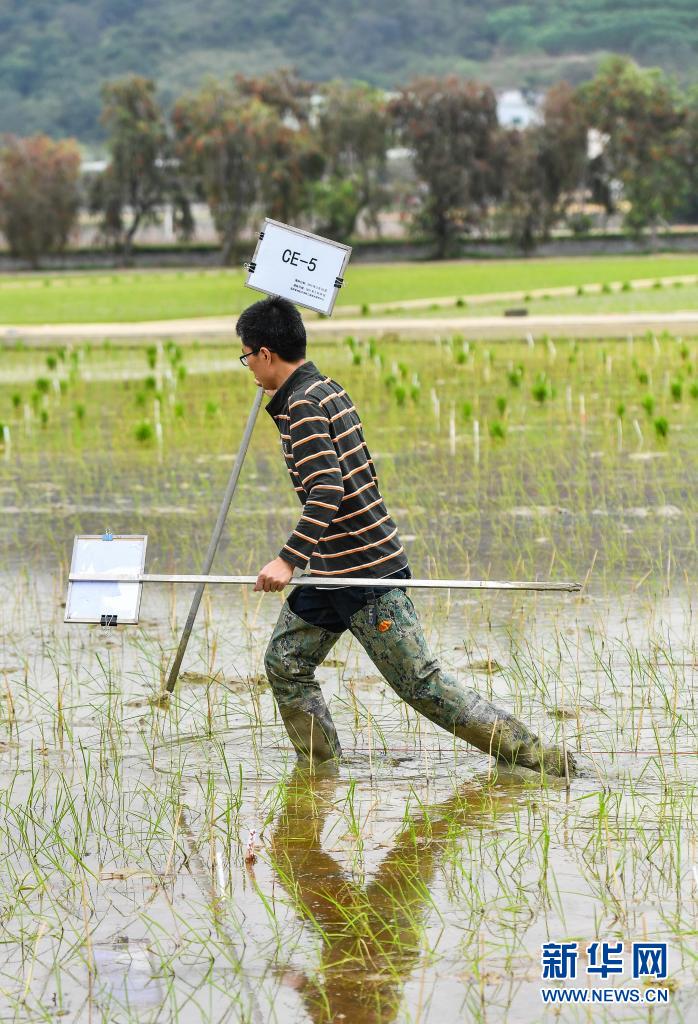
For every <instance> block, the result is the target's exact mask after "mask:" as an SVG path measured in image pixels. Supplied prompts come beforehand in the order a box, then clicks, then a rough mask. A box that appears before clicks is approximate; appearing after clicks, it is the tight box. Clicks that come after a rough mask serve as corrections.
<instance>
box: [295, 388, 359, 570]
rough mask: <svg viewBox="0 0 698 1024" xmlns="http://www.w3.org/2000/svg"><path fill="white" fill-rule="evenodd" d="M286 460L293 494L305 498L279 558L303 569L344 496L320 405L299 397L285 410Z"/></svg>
mask: <svg viewBox="0 0 698 1024" xmlns="http://www.w3.org/2000/svg"><path fill="white" fill-rule="evenodd" d="M288 411H289V427H288V430H289V433H288V436H287V439H286V441H285V444H284V452H285V455H286V461H287V464H288V467H289V469H290V471H291V478H292V480H293V481H294V486H295V488H296V491H297V492H298V493H300V494H301V496H303V495H304V494H305V495H307V498H306V500H305V505H304V506H303V514H302V515H301V517H300V519H299V520H298V524H297V526H296V528H295V530H293V532H292V533H291V536H290V537H289V538H288V540H287V541H286V543H285V544H284V546H283V547H282V549H281V551H280V552H279V554H280V556H281V557H282V558H283V559H284V560H285V561H287V562H290V563H291V564H292V565H295V566H298V568H299V569H304V568H305V567H306V565H307V562H308V559H309V558H310V556H311V555H312V553H313V550H314V548H315V545H316V544H317V543H318V541H319V540H320V538H321V537H322V535H323V534H324V533H325V530H326V529H327V527H328V526H329V525H330V523H331V522H332V520H333V519H334V517H335V516H336V514H337V510H338V508H339V506H340V504H341V501H342V499H343V497H344V483H343V480H342V469H341V466H340V463H339V460H338V458H337V452H336V449H335V445H334V442H333V440H332V436H331V433H330V421H329V417H328V415H327V413H326V412H325V411H324V410H323V408H322V406H321V405H320V404H319V402H318V401H317V400H316V399H314V398H310V397H302V398H298V399H296V400H295V401H292V402H291V404H290V405H289V407H288Z"/></svg>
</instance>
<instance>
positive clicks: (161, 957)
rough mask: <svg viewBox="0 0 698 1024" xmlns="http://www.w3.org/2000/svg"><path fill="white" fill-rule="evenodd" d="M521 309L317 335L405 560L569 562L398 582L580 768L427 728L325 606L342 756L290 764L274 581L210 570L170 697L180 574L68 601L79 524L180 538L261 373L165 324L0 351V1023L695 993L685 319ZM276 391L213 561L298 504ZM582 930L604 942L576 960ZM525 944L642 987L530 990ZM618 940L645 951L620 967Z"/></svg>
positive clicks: (480, 564)
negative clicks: (515, 332) (470, 585)
mask: <svg viewBox="0 0 698 1024" xmlns="http://www.w3.org/2000/svg"><path fill="white" fill-rule="evenodd" d="M531 341H532V344H520V343H516V344H513V343H512V344H498V345H490V346H486V345H484V344H475V345H473V344H472V343H471V344H469V345H468V344H466V343H463V342H461V340H460V339H459V338H457V337H455V338H453V337H448V338H446V337H442V338H440V339H429V340H425V341H424V342H423V343H405V344H403V343H401V342H400V340H399V339H398V338H395V337H388V338H377V339H375V340H373V341H371V342H365V343H362V344H359V343H358V342H346V343H343V344H322V345H315V346H311V350H310V351H309V356H310V358H312V359H313V360H314V361H315V363H316V364H317V365H318V367H319V368H321V369H322V370H324V371H325V372H327V373H328V374H330V375H331V376H334V377H335V378H337V379H339V380H341V382H342V383H343V385H344V386H345V387H346V388H347V390H348V391H349V393H350V394H351V395H352V398H353V399H354V401H355V403H356V404H357V406H358V408H359V409H360V412H361V415H362V418H363V421H364V425H365V433H366V437H367V441H368V444H369V446H370V448H371V450H372V454H373V457H374V460H375V462H376V465H377V468H378V474H379V479H380V484H381V490H382V492H383V494H384V496H385V498H386V501H387V503H388V507H389V509H390V510H391V512H392V514H393V516H394V518H395V519H396V520H397V523H398V526H399V528H400V531H401V535H402V538H403V541H404V544H405V547H406V549H407V551H408V554H409V557H410V563H411V567H412V571H413V573H414V574H415V575H420V576H435V577H438V576H440V577H459V576H460V577H469V578H488V579H532V578H541V579H577V580H579V581H581V582H584V584H585V587H584V590H583V592H582V593H581V594H580V595H575V594H572V595H568V594H564V595H555V596H552V595H541V594H532V593H531V594H511V593H509V594H503V593H502V594H492V593H489V594H478V593H476V592H462V591H461V592H458V593H456V592H450V593H449V592H438V593H432V594H425V593H424V592H421V591H420V592H413V594H412V596H413V600H414V603H415V605H416V607H417V608H418V610H419V612H420V614H421V616H422V619H423V621H424V623H425V629H426V631H427V634H428V636H429V639H430V642H431V644H432V646H433V649H434V651H435V652H436V653H437V654H438V656H439V658H440V659H441V660H442V661H443V663H444V664H445V665H446V666H447V667H448V668H450V669H451V670H452V671H453V672H454V673H455V674H456V675H457V677H458V678H459V679H461V680H462V681H463V682H464V683H466V685H471V686H475V687H477V688H478V689H480V690H481V691H482V692H483V693H485V694H486V695H487V696H490V697H492V698H493V699H495V700H497V701H499V702H501V703H502V704H503V705H505V706H506V707H508V708H510V709H511V710H513V711H514V712H515V713H516V714H517V715H518V716H519V717H521V718H522V719H523V720H524V721H526V722H527V723H529V724H531V725H532V726H533V727H534V728H536V729H537V730H538V731H540V732H541V733H544V734H545V735H546V736H547V737H549V738H550V739H551V740H553V739H557V740H558V741H560V740H561V739H562V737H563V736H564V738H565V741H566V743H567V744H568V745H569V746H571V747H572V748H573V749H574V750H576V751H577V752H578V761H579V763H580V765H581V767H582V770H583V771H582V775H581V776H580V778H579V779H577V780H575V781H573V783H572V785H571V787H570V788H569V790H568V789H566V788H565V784H564V781H562V782H558V781H552V782H550V781H547V782H546V783H545V784H543V783H542V782H541V779H540V778H539V777H537V776H536V775H535V774H534V773H532V772H528V771H527V770H525V769H519V770H514V769H502V768H496V767H495V766H494V764H493V763H492V762H491V761H490V759H489V758H488V757H486V756H485V755H483V754H481V753H480V752H479V751H475V750H472V749H470V748H468V747H467V746H466V745H464V744H462V743H460V742H458V741H456V742H455V743H454V741H453V739H452V738H451V737H449V736H448V735H447V734H446V733H444V732H440V731H438V730H437V729H436V727H434V726H432V725H431V724H430V723H429V722H427V721H426V720H424V719H421V718H419V717H418V716H417V715H416V713H414V712H413V711H412V710H411V709H410V708H408V707H407V706H406V705H404V704H403V703H402V702H400V701H399V700H398V699H397V698H396V697H395V695H394V694H393V693H392V692H391V690H390V688H389V687H388V686H387V685H386V684H385V683H384V681H383V680H382V678H381V677H380V676H379V675H378V674H377V672H376V670H375V668H374V667H373V666H372V664H371V663H370V661H369V660H368V659H367V657H366V655H365V654H364V652H363V650H362V649H361V648H360V647H359V646H358V644H357V642H356V641H355V640H354V639H353V638H352V637H351V636H350V634H348V633H347V634H345V635H344V636H343V637H342V639H341V640H340V641H339V643H338V644H337V646H336V647H335V648H334V649H333V651H332V652H331V656H330V659H329V660H328V661H327V662H326V663H325V665H324V666H323V667H322V668H321V669H320V671H319V673H318V675H319V678H320V679H321V681H322V683H323V689H324V692H325V695H326V698H327V699H328V703H329V705H330V709H331V711H332V714H333V716H334V719H335V722H336V724H337V728H338V732H339V735H340V738H341V741H342V746H343V748H344V750H345V758H344V760H343V762H342V763H341V765H340V766H339V767H338V768H337V769H334V770H330V769H325V770H318V771H316V772H314V773H311V772H308V771H307V770H305V769H303V768H299V767H297V766H296V765H295V760H294V758H293V757H292V752H291V748H290V744H289V742H288V740H287V738H286V734H285V731H284V729H283V726H282V724H281V721H280V719H279V717H278V715H277V714H276V711H275V706H274V702H273V699H272V697H271V693H270V691H269V689H268V686H267V685H266V680H265V678H264V674H263V673H264V667H263V656H264V649H265V647H266V643H267V640H268V637H269V635H270V633H271V630H272V628H273V624H274V622H275V620H276V616H277V615H278V612H279V609H280V606H281V601H282V598H281V597H280V596H279V595H260V594H254V593H253V592H252V591H251V590H249V589H240V588H235V589H234V588H225V587H218V588H210V590H209V591H208V593H207V595H206V597H205V599H204V601H203V603H202V607H201V609H200V613H199V618H198V620H197V626H196V629H195V632H194V635H193V637H192V641H191V643H190V647H189V650H188V653H187V658H186V660H185V665H184V674H183V676H182V678H181V681H180V685H179V687H178V690H177V692H176V695H175V697H174V699H173V700H172V701H171V703H170V706H169V708H167V709H164V708H162V707H160V706H159V704H158V701H157V695H158V693H159V690H160V687H161V685H162V681H163V677H164V676H165V675H166V673H167V669H168V665H169V664H170V662H171V660H172V658H173V656H174V652H175V650H176V647H177V643H178V640H179V636H180V633H181V629H182V627H183V624H184V620H185V618H186V614H187V611H188V608H189V601H190V598H191V589H189V588H187V587H178V588H174V587H172V586H150V587H148V586H146V587H145V589H144V595H143V602H142V605H141V621H140V623H139V625H138V626H127V627H118V628H117V629H116V630H112V631H104V630H102V629H100V628H99V627H91V626H75V625H71V626H67V625H65V624H64V623H63V615H64V608H63V602H64V601H65V593H66V577H67V570H68V565H69V558H70V552H71V548H72V540H73V537H74V535H75V534H77V533H97V532H101V531H102V530H104V529H105V528H107V527H108V528H111V529H112V530H113V531H114V532H115V533H141V532H144V533H147V534H148V536H149V542H148V556H147V569H148V571H151V572H179V573H186V572H198V571H199V570H200V566H201V562H202V561H203V556H204V552H205V550H206V547H207V544H208V540H209V537H210V532H211V529H212V526H213V522H214V520H215V517H216V513H217V510H218V505H219V502H220V498H221V496H222V493H223V490H224V488H225V484H226V481H227V477H228V474H229V472H230V469H231V467H232V462H233V458H234V454H235V451H236V446H237V443H238V441H239V438H240V436H241V434H242V429H243V426H244V423H245V421H246V419H247V415H248V412H249V408H250V406H251V403H252V399H253V397H254V385H253V382H252V378H251V375H249V373H248V372H247V371H243V370H242V369H238V368H237V367H235V366H234V356H235V353H236V352H237V346H235V345H234V346H233V350H232V351H231V348H230V347H229V348H228V349H227V350H224V349H223V348H221V349H220V350H206V351H204V350H198V349H196V348H193V349H185V350H180V349H178V348H177V346H175V345H173V344H172V343H168V342H167V339H163V342H162V344H161V345H159V346H154V347H153V348H152V349H150V350H146V349H145V348H144V349H143V350H141V351H134V350H129V351H125V350H123V351H122V350H119V349H116V348H114V349H108V350H106V351H105V350H99V351H98V350H94V351H90V350H89V348H87V347H84V346H83V347H80V348H79V347H77V346H76V347H75V348H73V349H70V348H66V349H64V350H60V351H58V350H57V351H54V352H51V353H48V352H43V353H41V352H37V351H31V352H30V351H25V350H23V349H22V348H21V347H20V348H18V349H13V350H5V351H3V352H2V353H0V360H1V363H0V381H1V383H0V422H2V424H3V425H4V426H5V427H6V429H5V430H4V432H3V436H4V444H3V447H2V449H0V508H1V509H2V515H1V516H0V550H1V551H2V564H1V566H0V569H1V576H0V588H1V594H0V598H1V603H0V634H1V640H0V783H1V785H0V821H1V823H2V824H1V826H0V827H1V828H2V833H1V840H0V841H1V847H0V850H1V854H2V860H1V863H0V920H1V921H2V933H1V934H2V945H1V946H0V949H2V954H1V955H0V1006H1V1007H2V1013H1V1014H0V1019H2V1020H12V1021H14V1020H16V1021H52V1020H54V1019H61V1020H67V1021H71V1022H72V1021H75V1022H78V1021H79V1022H83V1021H84V1022H87V1021H90V1022H98V1021H99V1022H102V1021H104V1022H112V1021H114V1022H120V1021H124V1022H127V1021H151V1022H155V1021H182V1022H189V1021H191V1022H199V1021H206V1022H209V1021H211V1022H214V1021H215V1022H226V1021H230V1022H237V1021H254V1022H257V1021H260V1022H261V1021H264V1022H266V1021H279V1022H286V1021H302V1022H306V1021H307V1022H327V1024H329V1022H334V1021H342V1020H346V1021H357V1022H364V1021H366V1022H376V1024H378V1022H381V1024H384V1022H392V1021H397V1022H439V1024H441V1022H446V1024H449V1022H451V1021H453V1022H455V1021H462V1020H473V1021H493V1022H494V1021H497V1022H498V1021H507V1022H509V1021H510V1022H537V1021H540V1020H547V1019H554V1018H557V1017H560V1018H561V1019H562V1020H564V1021H568V1020H569V1021H587V1020H588V1019H590V1018H591V1017H592V1016H593V1018H594V1019H598V1020H609V1021H611V1020H612V1021H616V1020H619V1021H635V1020H637V1021H640V1020H642V1021H646V1020H652V1021H657V1022H659V1021H672V1022H673V1021H690V1020H692V1019H693V1015H694V1013H695V1010H694V1009H693V1010H692V1009H691V1008H692V1007H694V1006H695V1000H696V995H697V986H698V958H697V955H696V953H697V941H696V937H697V934H698V830H697V827H696V807H697V792H696V785H697V783H698V770H697V767H696V766H697V760H696V754H697V752H698V737H697V730H696V723H697V718H696V692H697V690H696V674H697V673H698V651H697V650H696V641H695V627H694V604H695V600H696V589H695V584H694V580H695V575H696V569H697V568H698V567H697V566H696V544H695V530H696V522H697V521H698V518H697V517H698V485H697V484H696V480H697V479H698V444H697V443H696V442H697V441H698V341H695V340H693V339H683V340H682V339H676V338H672V337H668V336H666V337H658V338H635V339H628V341H625V342H608V343H597V342H593V343H592V342H589V343H568V342H564V341H554V342H553V341H546V340H545V339H542V340H541V339H536V340H535V341H533V339H531ZM231 357H232V358H231ZM207 360H210V365H209V366H208V368H207V365H206V361H207ZM238 365H239V364H238ZM229 367H233V368H229ZM268 419H269V418H268V417H267V416H266V415H265V414H264V413H261V414H260V419H259V422H258V425H257V428H256V432H255V436H254V438H253V442H252V446H251V449H250V453H249V455H248V459H247V462H246V465H245V467H244V469H243V473H242V478H241V481H240V486H239V489H238V493H237V494H236V497H235V499H234V503H233V507H232V509H231V513H230V516H229V520H228V529H227V531H226V535H225V537H224V541H223V543H222V545H221V548H220V550H219V554H218V556H217V559H216V562H215V563H214V570H216V571H219V572H226V573H252V574H255V573H256V572H257V571H258V570H259V568H261V566H262V565H263V564H265V562H266V561H268V560H269V558H270V557H272V556H273V555H275V554H276V552H277V551H278V549H279V547H280V545H281V543H283V541H284V540H285V538H286V536H287V535H288V532H289V530H290V529H291V527H292V526H293V525H295V521H296V519H297V516H298V514H299V506H298V505H297V504H296V503H295V497H294V495H293V492H292V490H291V488H290V484H289V481H288V478H287V476H286V473H285V469H284V466H283V462H282V460H281V457H280V453H279V448H278V435H277V434H276V432H275V429H274V427H273V424H272V423H271V421H269V422H267V420H268ZM596 941H598V942H599V943H603V942H607V943H610V944H611V945H612V946H614V948H616V949H617V947H616V946H615V944H617V943H621V944H622V946H621V947H620V949H621V953H622V956H623V966H622V972H621V973H619V974H612V975H611V976H610V977H609V978H607V979H606V980H604V979H603V977H602V976H601V975H600V974H598V973H596V974H595V973H593V972H592V973H587V972H586V969H585V968H586V966H587V963H588V955H587V947H588V946H589V945H590V944H592V943H594V942H596ZM548 942H553V943H562V942H572V943H573V942H577V943H578V948H579V951H580V959H579V968H578V976H577V980H576V981H573V980H569V979H568V980H561V981H555V982H552V983H551V984H552V986H553V987H557V988H562V989H565V988H571V987H575V986H576V987H580V988H583V989H587V990H589V991H591V990H596V991H599V990H600V989H601V988H603V987H604V986H605V987H607V988H612V989H613V990H615V991H620V990H630V989H635V990H639V998H641V999H642V998H651V996H647V995H646V993H648V992H649V991H650V990H651V991H652V992H656V991H657V990H661V992H662V994H663V996H664V997H665V998H666V1001H661V1002H660V1001H659V1000H658V999H656V998H655V1003H649V1002H638V1003H635V1004H633V1003H630V1002H628V1003H625V1004H620V1005H610V1004H601V1003H599V1004H596V1005H594V1006H591V1005H584V1004H576V1005H571V1004H567V1005H565V1006H560V1005H557V1006H552V1005H550V1006H546V1005H544V1004H543V1002H542V999H541V988H542V987H543V986H545V985H548V984H549V983H547V982H544V981H543V980H542V978H541V944H542V943H548ZM637 942H660V943H662V942H663V943H666V944H667V954H668V969H667V977H666V979H662V980H659V981H653V980H652V979H651V978H644V979H640V980H633V978H632V976H631V966H632V961H631V947H632V944H633V943H637Z"/></svg>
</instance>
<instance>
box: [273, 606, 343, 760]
mask: <svg viewBox="0 0 698 1024" xmlns="http://www.w3.org/2000/svg"><path fill="white" fill-rule="evenodd" d="M340 636H341V633H333V632H331V631H330V630H328V629H322V628H321V627H320V626H313V625H311V623H309V622H306V621H305V620H304V619H301V618H300V617H299V616H298V615H296V614H295V613H294V612H292V611H291V608H290V607H289V604H288V601H286V602H284V605H283V608H282V609H281V614H280V615H279V618H278V621H277V623H276V626H275V628H274V632H273V633H272V635H271V639H270V641H269V645H268V646H267V650H266V653H265V655H264V668H265V670H266V674H267V678H268V680H269V683H270V685H271V688H272V691H273V693H274V697H275V698H276V702H277V704H278V707H279V712H280V713H281V717H282V719H283V722H284V725H285V726H286V731H287V732H288V735H289V737H290V739H291V743H292V744H293V746H294V747H295V750H296V753H297V754H298V755H299V756H300V757H302V758H308V759H311V760H313V761H329V760H331V759H332V758H334V757H340V756H341V753H342V748H341V746H340V744H339V738H338V736H337V731H336V729H335V727H334V722H333V721H332V718H331V716H330V712H329V710H328V708H327V705H326V704H325V699H324V697H323V696H322V691H321V690H320V686H319V684H318V682H317V680H316V679H315V669H316V668H317V666H318V665H320V664H321V663H322V662H323V661H324V660H325V658H326V657H327V655H328V653H329V651H330V650H331V649H332V647H333V646H334V645H335V644H336V643H337V640H339V638H340Z"/></svg>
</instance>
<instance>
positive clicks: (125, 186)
mask: <svg viewBox="0 0 698 1024" xmlns="http://www.w3.org/2000/svg"><path fill="white" fill-rule="evenodd" d="M102 101H103V109H102V116H101V121H102V124H103V125H104V126H105V128H106V129H107V132H108V140H107V146H108V149H109V153H110V158H111V159H110V162H109V166H108V167H107V168H106V170H105V171H104V172H103V173H102V174H100V175H99V176H98V177H97V178H96V179H95V181H94V182H93V185H92V188H91V197H90V206H91V208H92V210H93V212H99V213H101V214H102V230H103V232H104V234H105V235H106V237H107V238H109V239H110V240H111V241H112V242H113V244H114V246H115V248H116V249H117V250H118V251H119V252H121V254H122V256H123V259H124V261H125V262H128V261H129V260H130V258H131V253H132V250H133V239H134V237H135V234H136V232H137V231H138V228H139V227H141V225H145V224H153V223H159V220H160V212H161V209H162V207H163V206H164V205H165V204H166V203H170V204H171V205H172V209H173V215H174V216H173V221H174V227H175V231H176V232H177V234H179V235H180V236H183V237H188V236H190V235H191V233H192V230H193V221H192V218H191V212H190V208H189V202H188V198H187V195H186V192H185V189H184V186H183V184H182V180H181V177H180V173H179V168H178V166H177V163H176V161H175V160H174V159H173V152H172V144H171V140H170V138H169V136H168V132H167V124H166V121H165V117H164V115H163V113H162V111H161V109H160V107H159V105H158V103H157V100H156V98H155V84H154V82H152V81H150V79H147V78H141V77H140V76H138V75H131V76H129V77H127V78H122V79H118V80H116V81H113V82H107V83H106V84H105V85H104V86H103V87H102Z"/></svg>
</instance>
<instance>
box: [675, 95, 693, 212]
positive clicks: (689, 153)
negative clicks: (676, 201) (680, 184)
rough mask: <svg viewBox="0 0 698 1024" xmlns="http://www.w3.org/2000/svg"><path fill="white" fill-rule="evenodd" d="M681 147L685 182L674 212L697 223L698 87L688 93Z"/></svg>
mask: <svg viewBox="0 0 698 1024" xmlns="http://www.w3.org/2000/svg"><path fill="white" fill-rule="evenodd" d="M681 149H682V155H683V156H682V164H683V167H684V168H685V175H686V182H685V188H684V189H683V196H682V199H681V203H680V205H679V206H678V207H677V209H676V210H675V211H674V212H675V214H676V216H678V217H680V218H681V219H682V220H684V221H686V222H688V223H689V224H698V88H694V89H692V90H691V91H690V92H689V94H688V98H687V102H686V121H685V124H684V131H683V138H682V143H681Z"/></svg>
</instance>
